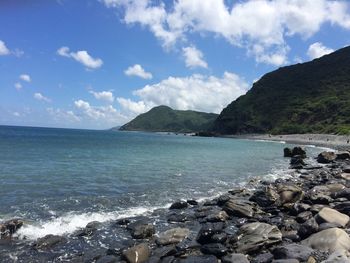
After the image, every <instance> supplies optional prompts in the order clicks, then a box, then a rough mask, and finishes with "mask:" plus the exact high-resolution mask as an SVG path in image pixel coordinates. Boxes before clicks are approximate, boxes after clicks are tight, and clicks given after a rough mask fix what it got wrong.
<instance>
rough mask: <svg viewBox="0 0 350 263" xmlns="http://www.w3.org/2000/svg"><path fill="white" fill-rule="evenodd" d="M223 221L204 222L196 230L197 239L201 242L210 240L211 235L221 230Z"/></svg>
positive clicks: (204, 242)
mask: <svg viewBox="0 0 350 263" xmlns="http://www.w3.org/2000/svg"><path fill="white" fill-rule="evenodd" d="M223 228H224V223H222V222H218V223H206V224H204V225H203V226H202V227H201V229H200V230H199V232H198V235H197V241H198V242H199V243H201V244H207V243H211V242H212V236H213V235H215V234H220V233H222V232H223Z"/></svg>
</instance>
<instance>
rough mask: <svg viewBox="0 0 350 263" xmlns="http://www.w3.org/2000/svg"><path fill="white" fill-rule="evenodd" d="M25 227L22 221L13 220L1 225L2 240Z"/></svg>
mask: <svg viewBox="0 0 350 263" xmlns="http://www.w3.org/2000/svg"><path fill="white" fill-rule="evenodd" d="M22 226H23V221H22V220H20V219H11V220H8V221H5V222H3V223H1V224H0V238H5V237H9V236H11V235H13V234H14V233H16V231H17V230H18V229H20V228H21V227H22Z"/></svg>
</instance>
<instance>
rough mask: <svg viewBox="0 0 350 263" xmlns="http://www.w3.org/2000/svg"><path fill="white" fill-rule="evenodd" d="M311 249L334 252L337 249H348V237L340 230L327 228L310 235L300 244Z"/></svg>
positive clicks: (349, 245) (349, 247)
mask: <svg viewBox="0 0 350 263" xmlns="http://www.w3.org/2000/svg"><path fill="white" fill-rule="evenodd" d="M301 244H302V245H306V246H309V247H311V248H313V249H318V250H321V251H328V252H334V251H336V250H338V249H345V250H349V249H350V238H349V235H348V234H347V233H346V232H345V231H344V230H342V229H339V228H329V229H326V230H323V231H321V232H318V233H315V234H313V235H311V236H310V237H309V238H307V239H305V240H303V241H302V243H301Z"/></svg>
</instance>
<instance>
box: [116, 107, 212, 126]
mask: <svg viewBox="0 0 350 263" xmlns="http://www.w3.org/2000/svg"><path fill="white" fill-rule="evenodd" d="M217 116H218V115H217V114H214V113H204V112H197V111H191V110H186V111H182V110H173V109H171V108H169V107H167V106H158V107H154V108H153V109H151V110H150V111H148V112H146V113H143V114H140V115H139V116H137V117H136V118H135V119H133V120H132V121H130V122H129V123H127V124H125V125H123V126H122V127H120V130H121V131H151V132H184V133H188V132H199V131H206V130H208V129H211V128H212V124H213V122H214V120H215V119H216V118H217Z"/></svg>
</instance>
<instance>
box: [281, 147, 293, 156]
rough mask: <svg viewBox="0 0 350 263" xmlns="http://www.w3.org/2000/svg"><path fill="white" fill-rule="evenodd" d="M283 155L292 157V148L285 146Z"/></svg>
mask: <svg viewBox="0 0 350 263" xmlns="http://www.w3.org/2000/svg"><path fill="white" fill-rule="evenodd" d="M283 156H284V157H292V156H293V154H292V149H291V148H288V147H286V148H284V149H283Z"/></svg>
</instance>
